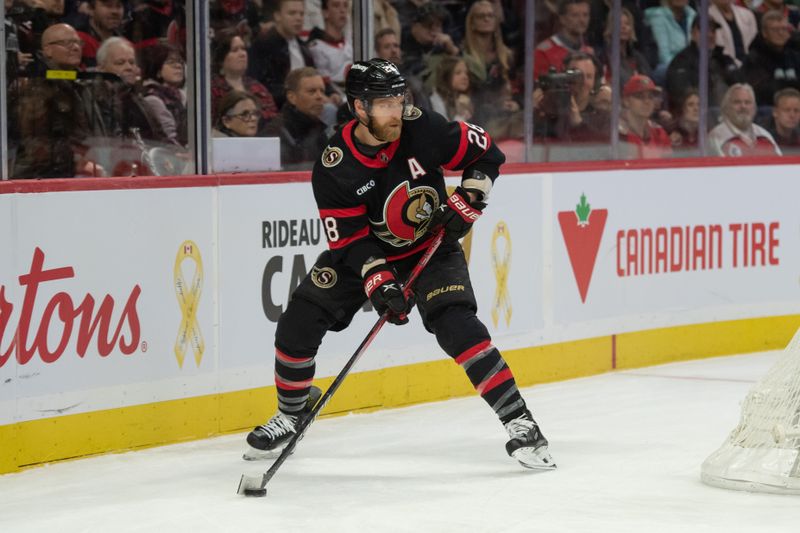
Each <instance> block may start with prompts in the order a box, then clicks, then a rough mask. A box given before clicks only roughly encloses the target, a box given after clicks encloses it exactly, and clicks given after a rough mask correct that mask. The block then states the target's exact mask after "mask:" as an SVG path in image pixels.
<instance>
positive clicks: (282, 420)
mask: <svg viewBox="0 0 800 533" xmlns="http://www.w3.org/2000/svg"><path fill="white" fill-rule="evenodd" d="M321 396H322V391H321V390H320V389H319V388H318V387H313V386H312V387H311V390H310V391H309V393H308V401H306V406H305V408H304V409H303V412H302V413H301V414H299V415H287V414H284V413H282V412H281V411H278V412H277V413H275V416H273V417H272V418H270V419H269V421H268V422H267V423H266V424H263V425H261V426H258V427H256V428H255V429H253V431H251V432H250V433H249V434H248V435H247V444H249V445H250V448H249V449H248V450H247V451H245V452H244V455H243V456H242V459H244V460H245V461H257V460H259V459H270V458H274V457H277V455H278V454H279V453H280V452H281V450H283V448H284V447H286V445H287V444H288V443H289V440H290V439H291V438H292V437H293V436H294V434H295V428H296V427H297V426H298V424H299V423H300V422H301V421H302V419H303V418H304V417H305V416H308V414H309V413H310V412H311V410H312V409H313V408H314V406H315V405H316V404H317V401H318V400H319V399H320V397H321Z"/></svg>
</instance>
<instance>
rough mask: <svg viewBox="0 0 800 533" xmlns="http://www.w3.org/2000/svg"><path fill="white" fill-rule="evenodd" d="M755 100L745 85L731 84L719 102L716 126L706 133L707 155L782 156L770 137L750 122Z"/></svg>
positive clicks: (754, 111)
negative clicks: (720, 112)
mask: <svg viewBox="0 0 800 533" xmlns="http://www.w3.org/2000/svg"><path fill="white" fill-rule="evenodd" d="M755 116H756V97H755V93H754V92H753V88H752V87H751V86H750V85H748V84H746V83H737V84H735V85H732V86H731V87H730V89H728V92H726V93H725V97H724V98H723V99H722V117H721V119H720V123H719V124H718V125H717V126H716V127H715V128H714V129H712V130H711V132H710V133H709V134H708V142H709V146H710V148H711V153H713V154H714V155H720V156H723V157H741V156H764V155H782V154H781V150H780V148H778V145H777V143H775V139H773V138H772V135H770V133H769V132H768V131H767V130H765V129H764V128H762V127H761V126H759V125H758V124H754V123H753V119H754V118H755Z"/></svg>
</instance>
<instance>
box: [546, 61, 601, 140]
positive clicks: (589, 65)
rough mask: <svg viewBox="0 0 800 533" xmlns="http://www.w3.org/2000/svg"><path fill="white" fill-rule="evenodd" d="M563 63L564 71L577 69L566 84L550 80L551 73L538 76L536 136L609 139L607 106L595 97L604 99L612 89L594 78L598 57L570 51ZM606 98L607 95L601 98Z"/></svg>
mask: <svg viewBox="0 0 800 533" xmlns="http://www.w3.org/2000/svg"><path fill="white" fill-rule="evenodd" d="M564 67H565V68H566V69H567V73H569V72H577V77H576V78H574V81H570V82H569V84H568V85H566V86H565V85H562V84H560V83H551V82H549V81H548V80H549V78H548V76H550V75H545V76H542V77H541V78H540V82H542V84H544V85H545V88H544V89H543V88H542V84H540V86H539V87H538V88H537V89H536V90H535V91H534V96H533V99H534V110H535V112H536V118H535V119H534V128H535V133H536V135H537V137H544V138H552V139H558V140H560V141H569V142H595V143H597V142H600V143H608V142H609V139H610V134H611V127H610V124H611V122H610V114H609V106H607V105H603V103H601V102H599V101H598V98H597V97H598V96H600V97H601V98H603V99H605V98H606V97H608V96H610V94H611V91H610V88H609V87H608V86H602V85H601V83H600V80H599V79H598V78H597V75H598V68H597V60H596V59H595V58H594V56H592V55H590V54H586V53H584V52H573V53H571V54H570V55H568V56H567V57H566V58H565V60H564ZM544 82H547V83H544ZM548 83H550V84H551V85H548ZM608 100H610V98H609V99H605V100H604V102H605V103H608Z"/></svg>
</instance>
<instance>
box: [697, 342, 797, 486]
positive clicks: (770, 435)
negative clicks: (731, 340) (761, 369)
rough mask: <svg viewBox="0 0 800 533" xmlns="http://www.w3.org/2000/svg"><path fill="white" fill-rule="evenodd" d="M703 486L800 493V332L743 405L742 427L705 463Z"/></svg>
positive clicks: (733, 432) (702, 473) (739, 426)
mask: <svg viewBox="0 0 800 533" xmlns="http://www.w3.org/2000/svg"><path fill="white" fill-rule="evenodd" d="M701 478H702V480H703V482H705V483H707V484H709V485H714V486H716V487H723V488H728V489H737V490H749V491H756V492H775V493H791V494H800V330H798V332H797V333H795V335H794V337H793V338H792V340H791V342H790V343H789V345H788V346H787V347H786V349H785V350H784V351H783V353H782V354H781V355H780V357H779V359H778V361H777V362H776V363H775V365H774V366H773V367H772V368H771V369H770V370H769V372H768V373H767V375H766V376H764V378H763V379H761V381H759V382H758V383H756V384H755V385H754V386H753V388H752V389H750V392H749V393H748V394H747V397H746V398H745V399H744V402H743V403H742V416H741V419H740V420H739V425H738V426H736V428H735V429H734V430H733V431H732V432H731V434H730V435H729V436H728V438H727V439H726V440H725V442H724V443H723V444H722V446H720V448H719V449H718V450H717V451H715V452H714V453H712V454H711V455H710V456H709V457H708V459H706V460H705V461H704V462H703V466H702V469H701Z"/></svg>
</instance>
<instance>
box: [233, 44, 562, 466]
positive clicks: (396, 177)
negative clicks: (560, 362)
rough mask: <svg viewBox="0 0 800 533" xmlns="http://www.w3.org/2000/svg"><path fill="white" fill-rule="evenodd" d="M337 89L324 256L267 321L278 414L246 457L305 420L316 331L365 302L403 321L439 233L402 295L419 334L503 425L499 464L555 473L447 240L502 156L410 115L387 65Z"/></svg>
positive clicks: (323, 193) (323, 183)
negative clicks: (447, 176)
mask: <svg viewBox="0 0 800 533" xmlns="http://www.w3.org/2000/svg"><path fill="white" fill-rule="evenodd" d="M345 91H346V94H347V99H348V105H349V107H350V110H351V111H352V113H353V115H354V116H355V119H354V120H351V121H350V122H349V123H347V124H346V125H345V126H344V127H343V128H342V129H341V130H340V131H339V132H337V133H336V134H335V135H334V136H333V137H332V138H331V139H330V141H329V144H328V146H327V147H326V148H325V150H324V151H323V153H322V156H321V157H320V159H319V160H318V161H317V162H316V165H315V166H314V170H313V174H312V178H311V183H312V187H313V190H314V197H315V199H316V202H317V206H318V208H319V214H320V217H321V219H322V222H323V227H324V230H325V232H326V236H327V240H328V247H329V250H327V251H326V252H323V253H322V254H321V255H320V257H319V258H318V259H317V262H316V264H315V265H314V266H313V268H312V270H311V272H310V273H309V274H308V276H306V278H305V279H304V280H303V281H302V282H301V283H300V285H299V286H298V287H297V289H296V290H295V292H294V294H293V295H292V299H291V301H290V302H289V305H288V306H287V308H286V311H285V312H284V313H283V315H282V316H281V318H280V320H279V321H278V327H277V331H276V335H275V386H276V389H277V393H278V406H279V410H278V412H277V414H275V416H273V417H272V418H271V419H270V420H269V421H268V422H266V423H265V424H264V425H262V426H258V427H257V428H255V429H254V430H253V431H252V432H250V434H249V435H248V436H247V442H248V443H249V444H250V446H251V449H250V450H249V451H248V452H247V453H246V454H245V458H246V459H255V458H260V457H265V456H268V455H269V454H267V453H265V452H274V451H276V450H279V449H281V448H282V447H284V446H285V445H286V443H287V441H288V440H289V439H290V438H291V437H292V435H293V434H294V432H295V427H296V426H297V424H298V420H299V419H300V417H302V416H304V413H305V412H307V410H308V407H307V404H308V403H309V402H308V398H309V392H310V390H311V383H312V381H313V379H314V367H315V363H314V359H315V357H316V355H317V350H318V348H319V346H320V343H321V342H322V338H323V336H324V335H325V333H326V332H327V331H329V330H330V331H341V330H342V329H344V328H346V327H347V326H348V324H349V323H350V321H351V319H352V318H353V315H354V314H355V313H356V312H357V311H358V310H359V309H361V307H362V305H363V304H364V302H365V300H366V299H367V298H369V300H370V301H371V303H372V305H373V307H374V308H375V310H376V311H377V312H378V314H383V313H384V312H388V320H389V322H392V323H393V324H405V323H407V322H408V317H407V315H408V313H409V312H410V311H411V308H412V306H413V305H414V302H413V301H411V300H413V298H412V299H411V300H407V299H406V298H405V297H404V295H403V289H402V286H401V283H400V281H401V280H403V279H405V278H406V277H407V276H408V274H409V272H410V271H411V270H412V269H413V267H414V265H415V264H416V263H417V261H418V260H419V257H420V256H421V254H422V253H423V252H424V250H425V249H426V248H427V246H428V245H429V243H430V242H431V240H432V238H433V237H432V235H431V232H432V230H433V229H435V228H438V227H442V226H443V227H444V230H445V239H444V242H443V243H442V245H441V247H440V248H439V250H437V252H436V253H435V254H434V255H433V257H432V258H431V260H430V262H429V263H428V265H427V267H426V268H425V269H424V270H423V271H422V273H421V274H420V276H419V278H418V279H417V282H416V285H415V286H414V287H413V289H414V295H415V297H416V303H417V307H418V308H419V313H420V315H421V317H422V321H423V324H424V325H425V328H426V329H427V330H428V331H430V332H431V333H433V334H434V335H436V339H437V341H438V342H439V345H440V346H441V347H442V349H443V350H444V351H445V352H446V353H447V354H448V355H449V356H450V357H452V358H453V359H455V362H456V363H458V364H459V365H461V367H462V368H463V369H464V371H465V372H466V373H467V376H468V377H469V379H470V381H471V382H472V384H473V385H474V386H475V389H476V390H477V391H478V393H479V394H480V395H481V397H483V399H484V400H486V402H487V403H488V404H489V406H490V407H491V408H492V409H493V410H494V412H495V413H496V415H497V416H498V418H499V419H500V421H501V422H502V423H503V424H504V425H505V428H506V430H507V432H508V435H509V437H510V440H509V441H508V443H507V444H506V450H507V452H508V454H509V455H510V456H512V457H514V458H516V459H517V460H518V461H519V462H520V463H521V464H522V465H523V466H525V467H528V468H534V469H550V468H554V467H555V464H554V463H553V460H552V458H551V457H550V454H549V453H548V448H547V439H545V437H544V435H542V432H541V431H540V430H539V427H538V425H537V423H536V422H535V421H534V419H533V417H532V416H531V413H530V411H529V410H528V409H527V407H526V405H525V400H524V399H523V398H522V396H521V395H520V393H519V390H518V389H517V385H516V382H515V381H514V377H513V375H512V373H511V370H510V369H509V368H508V366H507V365H506V363H505V361H504V360H503V357H502V356H501V355H500V352H499V351H498V350H497V348H495V347H494V346H493V345H492V342H491V338H490V336H489V332H488V331H487V329H486V327H485V326H484V325H483V324H482V323H481V322H480V320H479V319H478V318H477V316H476V315H475V312H476V309H477V304H476V302H475V296H474V294H473V291H472V286H471V284H470V278H469V272H468V271H467V264H466V261H465V259H464V253H463V251H462V249H461V246H460V244H459V242H458V240H459V239H460V238H461V237H463V236H464V235H465V234H466V233H467V232H468V231H469V230H470V227H471V226H472V224H473V223H474V222H475V221H476V220H477V219H478V218H479V217H480V215H481V211H482V210H483V208H484V207H485V206H486V203H487V201H488V200H489V192H490V191H491V189H492V183H493V181H494V180H495V178H497V175H498V172H499V167H500V165H501V164H502V163H503V162H504V160H505V156H504V155H503V153H502V152H501V151H500V150H499V149H498V148H497V147H496V146H495V145H494V144H493V143H492V140H491V139H490V138H489V136H488V135H487V134H486V132H485V131H484V130H483V129H481V128H479V127H478V126H475V125H473V124H468V123H466V122H449V123H448V122H447V121H446V120H445V119H444V117H442V116H441V115H439V114H436V113H429V112H427V111H422V110H420V109H418V108H416V107H413V106H411V105H409V104H408V103H407V101H406V82H405V80H404V79H403V77H402V76H401V75H400V73H399V72H398V70H397V67H396V66H395V65H394V64H393V63H391V62H389V61H386V60H383V59H371V60H369V61H363V62H356V63H355V64H353V66H352V68H351V69H350V72H349V73H348V75H347V80H346V85H345ZM442 168H445V169H448V170H461V171H462V176H463V177H462V181H461V186H460V187H457V188H456V190H455V192H454V193H453V194H452V195H450V196H449V197H448V195H447V192H446V189H445V182H444V178H443V176H442V170H441V169H442ZM440 288H448V289H449V290H447V291H443V290H437V289H440ZM315 392H316V391H315Z"/></svg>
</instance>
